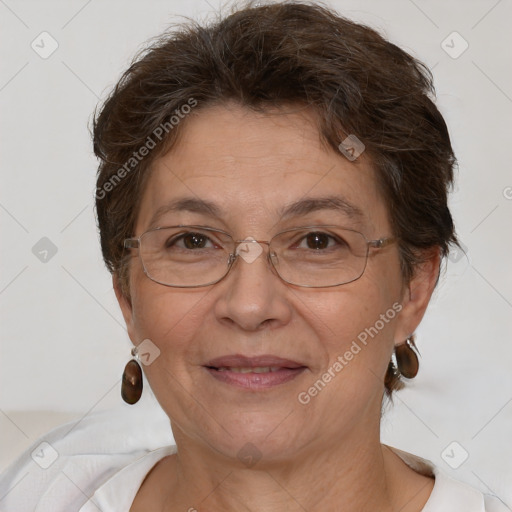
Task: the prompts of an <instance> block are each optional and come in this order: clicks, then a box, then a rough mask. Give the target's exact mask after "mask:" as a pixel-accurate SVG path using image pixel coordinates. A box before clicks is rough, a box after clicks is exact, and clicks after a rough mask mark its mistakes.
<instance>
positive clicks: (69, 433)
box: [0, 405, 173, 512]
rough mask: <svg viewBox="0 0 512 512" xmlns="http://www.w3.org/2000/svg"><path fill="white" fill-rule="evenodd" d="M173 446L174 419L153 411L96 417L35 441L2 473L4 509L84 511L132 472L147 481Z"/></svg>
mask: <svg viewBox="0 0 512 512" xmlns="http://www.w3.org/2000/svg"><path fill="white" fill-rule="evenodd" d="M172 442H173V439H172V432H171V429H170V425H169V420H168V418H167V417H166V416H165V414H164V413H163V412H162V411H160V410H159V409H158V408H156V407H154V406H150V407H148V405H143V406H142V407H140V408H134V409H128V408H125V407H123V408H119V409H115V410H112V411H106V412H102V413H96V414H91V415H88V416H87V417H86V418H84V419H83V420H81V421H79V422H74V423H69V424H66V425H62V426H61V427H58V428H56V429H54V430H53V431H51V432H49V433H48V434H46V435H45V436H43V437H42V438H40V439H38V440H37V441H35V442H34V443H33V444H32V446H31V447H30V448H29V449H28V450H27V451H26V452H25V453H23V454H22V455H21V456H20V457H19V458H18V459H17V460H16V461H15V462H14V463H13V464H11V466H10V467H8V468H7V470H6V471H4V472H3V473H2V476H1V478H0V509H1V510H13V511H14V510H16V512H24V511H34V510H37V511H38V512H39V511H41V512H45V511H48V512H50V511H51V512H61V511H62V512H64V511H66V512H69V511H70V510H80V509H81V507H82V506H83V505H84V503H85V502H86V501H87V500H88V499H89V497H90V496H92V495H94V494H95V492H96V491H97V490H98V489H100V488H101V487H102V486H103V485H104V484H105V483H106V482H108V481H109V480H111V479H112V478H113V477H114V476H115V475H116V474H118V473H120V472H123V470H125V469H126V468H133V469H132V471H131V472H128V473H127V476H131V477H132V478H133V479H135V481H137V479H138V478H139V477H141V478H143V477H144V475H142V474H141V473H142V472H144V470H145V468H146V466H148V467H147V469H146V472H147V471H149V470H150V469H151V464H152V463H153V464H154V463H155V462H154V460H158V457H159V456H164V455H165V453H164V454H163V455H160V453H159V452H160V450H159V449H160V448H161V447H165V446H167V445H169V444H170V443H172ZM164 451H165V450H164ZM136 490H137V489H135V492H136ZM84 510H86V508H85V509H84ZM94 510H97V508H96V509H94Z"/></svg>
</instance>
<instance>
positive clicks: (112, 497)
mask: <svg viewBox="0 0 512 512" xmlns="http://www.w3.org/2000/svg"><path fill="white" fill-rule="evenodd" d="M123 415H124V416H123ZM127 418H130V415H128V416H127V415H126V412H123V410H121V412H120V414H118V415H117V416H116V417H114V418H112V412H104V413H99V414H93V415H90V416H88V417H86V418H85V419H83V420H82V421H80V422H79V423H78V424H76V423H75V424H73V423H70V424H67V425H64V426H62V427H59V428H57V429H55V430H53V431H52V432H50V433H49V434H47V435H46V436H44V438H42V439H40V440H39V441H37V442H36V443H34V445H32V447H31V448H30V449H29V450H28V451H27V452H26V453H25V454H23V455H22V456H21V457H20V458H19V459H18V460H17V461H16V462H15V463H14V464H12V465H11V466H10V468H8V469H7V471H5V472H4V473H3V474H2V477H1V478H0V511H1V512H74V511H77V512H78V511H79V512H98V511H101V512H128V511H129V509H130V506H131V504H132V502H133V500H134V498H135V495H136V494H137V492H138V490H139V487H140V485H141V484H142V481H143V480H144V478H145V476H146V475H147V474H148V472H149V471H150V470H151V468H152V467H153V466H154V465H155V464H156V463H157V462H158V461H159V460H161V459H162V458H164V457H166V456H167V455H170V454H172V453H175V450H176V447H175V446H165V444H168V442H169V439H172V437H171V436H172V433H171V430H170V427H169V422H168V419H167V417H165V416H164V415H163V413H162V415H160V416H158V417H156V418H154V417H152V422H151V426H150V428H148V427H147V425H146V427H145V428H140V429H139V428H134V426H133V424H132V425H130V423H127V422H126V419H127ZM70 429H71V430H70ZM162 446H163V447H162ZM390 448H391V447H390ZM391 449H392V450H393V451H394V452H395V453H396V454H397V455H398V456H399V457H401V458H402V459H403V460H404V461H405V462H406V463H407V464H408V465H409V466H410V467H412V468H413V469H414V470H415V471H418V472H419V473H422V474H426V475H433V476H434V477H435V484H434V488H433V491H432V494H431V496H430V498H429V500H428V502H427V503H426V505H425V507H424V508H423V511H422V512H510V509H509V508H508V507H506V506H505V505H504V504H503V503H502V502H501V501H500V500H499V499H498V498H495V497H491V496H487V495H484V494H482V493H481V492H480V491H478V490H476V489H474V488H472V487H470V486H469V485H467V484H464V483H461V482H458V481H456V480H453V479H452V478H450V477H449V476H448V475H446V474H445V473H443V472H442V471H441V470H440V469H439V468H437V467H435V466H434V465H433V464H432V463H430V462H429V461H427V460H425V459H421V458H420V457H417V456H415V455H412V454H409V453H406V452H403V451H401V450H398V449H396V448H391Z"/></svg>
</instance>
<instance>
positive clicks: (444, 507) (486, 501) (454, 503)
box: [389, 446, 510, 512]
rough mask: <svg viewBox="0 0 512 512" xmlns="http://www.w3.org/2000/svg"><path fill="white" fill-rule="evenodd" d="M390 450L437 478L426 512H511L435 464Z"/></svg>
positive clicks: (495, 500)
mask: <svg viewBox="0 0 512 512" xmlns="http://www.w3.org/2000/svg"><path fill="white" fill-rule="evenodd" d="M389 448H390V449H391V450H392V451H393V452H395V453H396V454H397V455H398V456H399V457H400V458H401V459H402V460H403V461H404V462H405V463H406V464H407V465H408V466H410V467H411V468H412V469H414V470H415V471H417V472H419V473H421V474H423V475H428V476H434V477H435V484H434V488H433V490H432V493H431V495H430V498H429V499H428V501H427V503H426V504H425V506H424V508H423V510H422V512H445V511H452V510H464V512H510V509H509V508H508V507H507V506H506V505H505V504H504V503H503V502H502V501H501V500H500V499H499V498H497V497H495V496H490V495H487V494H484V493H482V492H481V491H479V490H478V489H475V488H474V487H472V486H470V485H468V484H466V483H464V482H460V481H458V480H455V479H453V478H451V477H450V476H448V475H447V474H446V473H445V472H443V471H442V470H441V469H440V468H439V467H437V466H435V465H434V464H432V462H430V461H428V460H426V459H423V458H421V457H418V456H416V455H413V454H411V453H407V452H404V451H402V450H399V449H397V448H393V447H391V446H389Z"/></svg>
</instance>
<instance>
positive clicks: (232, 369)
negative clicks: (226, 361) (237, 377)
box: [217, 366, 281, 373]
mask: <svg viewBox="0 0 512 512" xmlns="http://www.w3.org/2000/svg"><path fill="white" fill-rule="evenodd" d="M280 368H281V367H280V366H253V367H249V368H235V367H233V366H230V367H229V368H228V367H227V366H221V367H219V368H217V370H218V371H219V372H225V371H227V370H229V371H230V372H235V373H269V372H277V371H278V370H280Z"/></svg>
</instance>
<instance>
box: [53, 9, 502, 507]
mask: <svg viewBox="0 0 512 512" xmlns="http://www.w3.org/2000/svg"><path fill="white" fill-rule="evenodd" d="M432 93H433V88H432V83H431V77H430V74H429V72H428V71H427V70H426V69H425V68H424V67H423V66H422V64H421V63H419V62H417V61H416V60H414V59H413V58H412V57H410V56H409V55H408V54H406V53H405V52H403V51H402V50H400V49H398V48H397V47H396V46H394V45H392V44H391V43H389V42H387V41H385V40H384V39H383V38H382V37H381V36H379V35H378V34H377V33H375V32H374V31H373V30H371V29H369V28H367V27H364V26H361V25H358V24H355V23H353V22H350V21H348V20H346V19H343V18H340V17H339V16H338V15H336V14H335V13H333V12H331V11H329V10H327V9H325V8H322V7H319V6H310V5H303V4H300V3H293V2H291V3H283V4H275V5H269V6H261V7H253V8H251V7H249V8H246V9H242V10H239V11H237V12H235V13H234V14H232V15H231V16H229V17H227V18H225V19H223V20H220V21H219V22H218V23H217V24H215V25H213V26H208V27H201V26H196V25H191V26H189V27H184V28H182V29H181V30H180V31H177V32H174V33H173V34H169V35H166V36H165V37H162V39H161V40H160V41H159V42H158V43H157V44H155V45H154V46H153V47H152V48H151V49H150V50H148V51H147V52H146V53H145V54H144V55H142V56H141V57H140V58H139V59H138V60H137V61H136V62H134V63H133V64H132V66H131V67H130V69H129V70H128V71H127V72H126V73H125V75H124V76H123V78H122V79H121V81H120V82H119V83H118V85H117V86H116V88H115V90H114V91H113V93H112V94H111V96H110V98H109V99H108V100H107V101H106V103H105V104H104V105H103V107H102V109H101V111H100V112H99V113H98V115H97V117H96V120H95V126H94V148H95V152H96V155H97V156H98V157H99V159H100V168H99V173H98V182H97V189H96V207H97V214H98V223H99V228H100V235H101V246H102V251H103V256H104V259H105V262H106V264H107V266H108V268H109V270H110V271H111V272H112V275H113V283H114V289H115V292H116V296H117V298H118V301H119V304H120V307H121V310H122V312H123V315H124V318H125V321H126V325H127V328H128V333H129V335H130V338H131V340H132V342H133V345H134V350H133V351H132V354H133V356H135V357H134V359H133V360H131V361H129V362H128V364H127V366H126V368H125V371H124V374H123V388H122V396H123V398H124V399H125V401H126V402H128V403H135V402H137V400H138V399H139V397H140V394H141V392H142V380H143V378H144V379H147V382H148V383H149V385H150V386H151V388H152V390H153V392H154V393H155V396H156V398H157V399H158V401H159V403H160V405H161V407H162V409H163V410H164V411H165V413H166V414H167V416H168V417H169V419H170V423H171V426H172V430H173V434H174V439H175V442H176V446H172V447H165V448H161V449H159V450H156V451H151V452H149V453H148V454H146V455H145V456H143V457H141V458H140V459H139V460H137V461H136V462H130V463H126V462H125V461H124V462H123V461H119V462H116V464H114V465H113V467H110V468H109V470H108V472H105V471H103V470H101V471H100V469H99V466H97V467H96V471H93V470H92V468H93V467H94V464H97V462H94V463H90V465H89V466H88V467H87V471H86V470H85V469H84V472H86V473H87V474H88V476H87V477H84V481H83V488H85V489H86V491H84V495H87V496H91V498H90V499H89V500H87V502H86V503H85V504H83V505H81V506H80V508H79V509H80V510H82V511H88V510H98V509H99V510H105V511H106V510H109V511H110V510H112V511H113V510H123V511H124V510H130V511H132V512H136V511H148V510H165V511H174V510H188V511H193V510H198V511H201V510H212V511H213V510H215V511H221V510H222V511H225V510H261V511H263V510H291V511H293V510H308V511H316V510H333V511H334V510H358V511H370V510H371V511H376V510H378V511H382V512H387V511H395V510H400V511H402V512H418V511H424V512H433V511H440V510H448V509H449V510H464V511H465V512H472V511H475V512H476V511H482V510H487V511H500V510H505V508H504V507H503V506H502V505H501V504H500V502H499V501H498V500H497V499H494V498H491V497H487V496H486V497H484V496H483V495H482V494H481V493H479V492H477V491H476V490H473V489H471V488H469V487H467V486H465V485H463V484H459V483H457V482H454V481H452V480H451V479H449V478H448V477H447V476H445V475H443V474H442V473H441V472H440V471H439V470H438V469H437V468H435V467H433V466H432V465H431V464H430V463H429V462H428V461H425V460H423V459H420V458H418V457H415V456H414V455H411V454H407V453H404V452H401V451H399V450H396V449H394V448H391V447H388V446H385V445H383V444H381V443H380V438H379V429H380V418H381V406H382V400H383V397H384V396H385V395H387V396H391V395H392V393H393V392H394V391H395V390H397V389H399V388H400V387H401V386H402V378H403V377H405V378H412V377H414V376H415V374H416V372H417V370H418V360H417V356H416V353H415V346H414V332H415V330H416V329H417V327H418V325H419V323H420V321H421V319H422V317H423V315H424V313H425V310H426V308H427V306H428V303H429V300H430V297H431V295H432V292H433V290H434V288H435V286H436V283H437V279H438V276H439V268H440V263H441V260H442V258H443V257H444V256H446V254H447V252H448V248H449V245H450V244H453V243H456V242H457V240H456V235H455V232H454V226H453V222H452V218H451V215H450V211H449V209H448V206H447V190H448V189H449V187H450V185H451V184H452V178H453V174H452V170H453V166H454V163H455V157H454V155H453V151H452V148H451V145H450V139H449V135H448V132H447V129H446V125H445V123H444V120H443V118H442V116H441V115H440V113H439V111H438V110H437V108H436V107H435V105H434V104H433V102H432V101H431V99H430V98H429V95H431V94H432ZM141 367H142V368H143V369H144V377H142V373H141V370H140V368H141ZM111 466H112V465H111ZM102 467H103V466H102ZM69 506H70V504H69V503H66V502H65V499H64V498H62V497H58V498H57V497H56V498H55V506H54V508H53V510H69V509H70V508H69Z"/></svg>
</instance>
